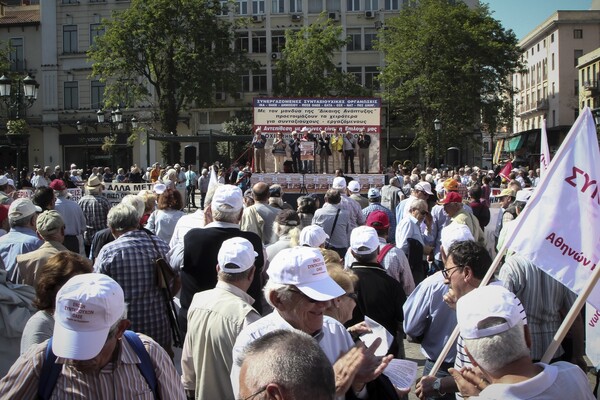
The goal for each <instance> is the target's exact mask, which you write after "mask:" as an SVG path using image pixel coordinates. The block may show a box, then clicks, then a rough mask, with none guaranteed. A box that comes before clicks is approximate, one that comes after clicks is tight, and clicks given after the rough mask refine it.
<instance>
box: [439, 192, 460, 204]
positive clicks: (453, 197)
mask: <svg viewBox="0 0 600 400" xmlns="http://www.w3.org/2000/svg"><path fill="white" fill-rule="evenodd" d="M462 201H463V199H462V197H461V195H460V194H458V192H448V193H446V197H444V199H443V200H442V201H440V202H439V204H448V203H462Z"/></svg>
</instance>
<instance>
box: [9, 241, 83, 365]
mask: <svg viewBox="0 0 600 400" xmlns="http://www.w3.org/2000/svg"><path fill="white" fill-rule="evenodd" d="M90 272H93V268H92V262H91V261H90V260H88V259H87V258H85V257H82V256H80V255H79V254H77V253H73V252H71V251H61V252H59V253H57V254H55V255H54V256H52V257H50V258H49V259H48V262H47V263H46V264H45V265H43V266H42V267H41V268H40V269H39V271H38V277H37V282H36V284H35V291H36V297H35V300H34V302H33V305H34V306H35V307H36V308H37V309H38V310H39V311H38V312H37V313H35V314H34V315H33V316H32V317H31V318H30V319H29V321H27V325H25V329H24V331H23V336H22V337H21V354H23V353H24V352H25V351H27V349H29V348H30V347H31V346H33V345H35V344H38V343H42V342H43V341H45V340H46V339H49V338H50V337H52V333H53V332H54V316H53V315H54V304H55V302H56V294H57V293H58V291H59V290H60V288H61V287H62V286H63V285H64V284H65V283H66V282H67V281H68V280H69V279H71V278H72V277H73V276H75V275H79V274H87V273H90Z"/></svg>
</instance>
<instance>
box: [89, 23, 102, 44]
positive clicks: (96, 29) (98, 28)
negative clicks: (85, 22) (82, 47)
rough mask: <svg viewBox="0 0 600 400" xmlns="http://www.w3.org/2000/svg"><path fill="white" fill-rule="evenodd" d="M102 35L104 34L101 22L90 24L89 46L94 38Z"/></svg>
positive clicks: (94, 40) (93, 41) (94, 41)
mask: <svg viewBox="0 0 600 400" xmlns="http://www.w3.org/2000/svg"><path fill="white" fill-rule="evenodd" d="M102 35H104V26H102V24H90V46H91V45H93V44H94V43H96V39H97V38H98V37H99V36H102Z"/></svg>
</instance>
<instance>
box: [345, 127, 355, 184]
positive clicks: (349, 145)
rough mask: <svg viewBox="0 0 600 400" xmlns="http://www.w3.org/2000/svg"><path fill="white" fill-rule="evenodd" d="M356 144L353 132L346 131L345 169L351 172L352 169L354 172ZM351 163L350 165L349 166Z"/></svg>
mask: <svg viewBox="0 0 600 400" xmlns="http://www.w3.org/2000/svg"><path fill="white" fill-rule="evenodd" d="M355 146H356V139H354V137H353V136H352V133H350V132H346V134H345V135H344V142H343V149H344V171H345V172H346V173H349V172H350V171H352V173H353V174H354V173H355V172H354V147H355ZM348 163H350V167H348Z"/></svg>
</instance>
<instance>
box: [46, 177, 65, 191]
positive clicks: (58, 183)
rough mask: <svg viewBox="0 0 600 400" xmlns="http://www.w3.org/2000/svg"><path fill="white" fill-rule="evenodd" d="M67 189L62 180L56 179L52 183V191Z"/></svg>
mask: <svg viewBox="0 0 600 400" xmlns="http://www.w3.org/2000/svg"><path fill="white" fill-rule="evenodd" d="M66 188H67V187H66V186H65V183H64V182H63V181H62V180H61V179H55V180H53V181H52V182H50V189H52V190H65V189H66Z"/></svg>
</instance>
